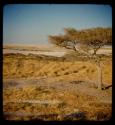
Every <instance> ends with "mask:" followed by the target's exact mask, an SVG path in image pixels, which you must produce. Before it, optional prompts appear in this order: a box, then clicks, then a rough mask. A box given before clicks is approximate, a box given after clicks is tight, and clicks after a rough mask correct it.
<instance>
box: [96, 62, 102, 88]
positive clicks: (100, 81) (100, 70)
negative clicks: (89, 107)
mask: <svg viewBox="0 0 115 125" xmlns="http://www.w3.org/2000/svg"><path fill="white" fill-rule="evenodd" d="M97 70H98V81H97V84H98V89H100V90H101V89H102V67H101V64H100V62H99V64H98V65H97Z"/></svg>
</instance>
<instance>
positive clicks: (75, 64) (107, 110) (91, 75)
mask: <svg viewBox="0 0 115 125" xmlns="http://www.w3.org/2000/svg"><path fill="white" fill-rule="evenodd" d="M101 63H102V71H103V72H102V73H103V83H104V84H107V85H111V84H112V61H111V59H110V58H106V59H104V60H103V61H101ZM42 77H47V78H48V81H47V83H51V84H53V83H54V82H57V81H61V82H69V81H80V80H81V81H86V80H92V81H96V80H97V70H96V65H95V64H93V63H90V62H89V61H88V60H87V61H82V60H74V61H71V60H70V61H66V60H65V61H64V60H63V59H58V60H56V59H54V60H53V59H52V58H51V59H45V58H38V57H31V56H24V55H20V54H17V55H15V54H14V55H4V56H3V79H4V81H5V79H16V78H17V79H22V78H25V79H28V78H29V79H30V78H32V79H35V78H42ZM47 83H46V84H47ZM96 91H97V90H96ZM97 92H98V94H99V95H101V94H102V93H103V92H101V91H97ZM19 100H20V101H21V100H22V101H23V100H42V101H43V100H52V101H53V100H57V101H59V103H56V104H45V103H44V104H34V103H23V102H22V103H19V102H18V101H19ZM13 101H14V102H13ZM98 101H99V100H97V97H95V96H90V95H88V94H87V93H82V92H81V91H80V90H79V91H76V92H73V91H67V90H64V91H62V90H56V88H55V87H54V88H53V87H50V88H48V87H43V86H36V85H34V84H33V85H32V84H31V85H27V86H24V87H22V88H15V87H13V88H4V89H3V103H4V106H3V111H4V113H7V112H8V113H10V112H11V113H23V114H24V113H29V114H37V113H42V114H43V115H42V116H36V115H32V116H20V117H19V116H16V115H5V119H9V120H35V119H37V120H108V119H110V118H111V116H112V115H111V112H112V108H111V107H112V106H111V103H107V104H105V103H103V102H100V101H99V102H98ZM72 113H75V114H77V117H73V116H72V117H71V116H70V117H69V116H67V117H66V116H63V115H62V114H72ZM80 113H81V114H80ZM50 114H58V115H57V116H55V115H53V116H50Z"/></svg>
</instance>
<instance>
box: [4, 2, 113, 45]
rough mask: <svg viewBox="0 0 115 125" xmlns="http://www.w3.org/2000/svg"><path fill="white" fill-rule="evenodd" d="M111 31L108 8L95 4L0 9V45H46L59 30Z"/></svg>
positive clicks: (33, 5)
mask: <svg viewBox="0 0 115 125" xmlns="http://www.w3.org/2000/svg"><path fill="white" fill-rule="evenodd" d="M68 27H72V28H75V29H85V28H93V27H112V8H111V7H110V6H109V5H95V4H89V5H88V4H8V5H6V6H4V9H3V44H10V43H15V44H16V43H17V44H23V43H24V44H41V43H43V44H44V43H48V35H58V34H63V33H64V32H63V28H68Z"/></svg>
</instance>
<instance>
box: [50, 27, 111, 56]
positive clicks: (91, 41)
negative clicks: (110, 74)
mask: <svg viewBox="0 0 115 125" xmlns="http://www.w3.org/2000/svg"><path fill="white" fill-rule="evenodd" d="M64 32H65V34H64V35H55V36H51V35H50V36H49V41H50V42H51V43H52V44H55V45H57V46H60V47H65V48H67V49H73V50H75V51H76V45H79V46H80V47H81V48H82V49H83V48H84V49H87V50H88V49H93V50H94V54H96V51H97V50H98V49H99V48H101V47H102V46H103V45H111V44H112V29H111V28H101V27H97V28H91V29H83V30H76V29H74V28H64Z"/></svg>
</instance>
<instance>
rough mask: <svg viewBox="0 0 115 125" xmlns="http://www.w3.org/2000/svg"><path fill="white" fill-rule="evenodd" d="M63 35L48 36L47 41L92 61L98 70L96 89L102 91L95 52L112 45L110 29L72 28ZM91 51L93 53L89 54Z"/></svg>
mask: <svg viewBox="0 0 115 125" xmlns="http://www.w3.org/2000/svg"><path fill="white" fill-rule="evenodd" d="M64 31H65V35H58V36H49V41H50V42H51V43H53V44H55V45H57V46H60V47H65V48H66V49H72V50H74V51H77V52H79V53H83V54H85V55H86V56H87V57H88V58H89V59H90V61H92V60H93V61H94V62H95V63H96V65H97V70H98V82H97V83H98V84H97V86H98V88H99V89H102V67H101V63H100V58H99V56H98V55H97V51H98V50H99V49H100V48H101V47H102V46H104V45H106V44H109V45H111V43H112V29H111V28H100V27H98V28H92V29H85V30H80V31H78V30H76V29H74V28H65V29H64ZM90 50H93V53H91V52H90Z"/></svg>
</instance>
